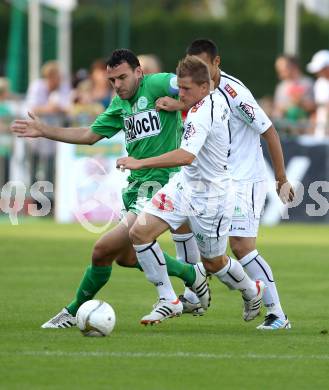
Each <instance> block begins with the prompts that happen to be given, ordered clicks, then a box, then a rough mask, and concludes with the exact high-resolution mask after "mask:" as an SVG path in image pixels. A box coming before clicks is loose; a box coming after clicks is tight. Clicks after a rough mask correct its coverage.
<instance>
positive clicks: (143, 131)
mask: <svg viewBox="0 0 329 390" xmlns="http://www.w3.org/2000/svg"><path fill="white" fill-rule="evenodd" d="M124 126H125V131H126V142H127V143H130V142H134V141H137V140H140V139H143V138H146V137H153V136H155V135H158V134H160V132H161V122H160V118H159V115H158V113H157V112H156V110H149V111H143V112H139V113H137V114H134V115H130V116H127V117H125V118H124Z"/></svg>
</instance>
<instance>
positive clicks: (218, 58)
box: [214, 56, 220, 66]
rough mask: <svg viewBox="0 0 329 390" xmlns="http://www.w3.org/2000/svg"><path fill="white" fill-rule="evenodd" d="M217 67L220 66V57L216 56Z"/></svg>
mask: <svg viewBox="0 0 329 390" xmlns="http://www.w3.org/2000/svg"><path fill="white" fill-rule="evenodd" d="M214 63H215V65H217V66H220V56H216V57H215V60H214Z"/></svg>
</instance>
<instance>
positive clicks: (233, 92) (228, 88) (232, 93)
mask: <svg viewBox="0 0 329 390" xmlns="http://www.w3.org/2000/svg"><path fill="white" fill-rule="evenodd" d="M224 89H225V91H226V92H228V94H229V95H230V96H231V97H232V98H233V99H234V98H236V97H237V96H238V94H237V92H236V91H235V90H234V89H233V88H232V87H231V86H230V84H226V85H225V87H224Z"/></svg>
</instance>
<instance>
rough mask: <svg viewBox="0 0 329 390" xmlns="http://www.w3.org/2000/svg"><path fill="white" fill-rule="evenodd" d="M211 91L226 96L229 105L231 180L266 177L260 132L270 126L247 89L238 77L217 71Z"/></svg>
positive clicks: (261, 178) (251, 179) (258, 179)
mask: <svg viewBox="0 0 329 390" xmlns="http://www.w3.org/2000/svg"><path fill="white" fill-rule="evenodd" d="M215 92H216V93H217V94H219V95H221V96H223V97H224V98H225V99H226V102H227V104H228V105H229V107H230V110H231V115H230V120H229V129H230V138H231V139H230V141H231V148H230V149H231V152H230V156H229V159H228V166H229V170H230V173H231V176H232V178H233V179H234V180H247V181H260V180H264V179H266V169H265V162H264V157H263V151H262V146H261V143H260V134H262V133H264V132H265V131H266V130H268V129H269V127H270V126H271V125H272V122H271V120H270V119H269V118H268V116H267V115H266V114H265V112H264V111H263V109H262V108H261V107H260V106H259V105H258V103H257V102H256V100H255V98H254V97H253V96H252V94H251V92H250V91H249V89H248V88H247V87H246V86H245V85H244V84H243V83H242V82H241V81H240V80H238V79H236V78H235V77H233V76H230V75H228V74H226V73H225V72H223V71H222V72H221V78H220V84H219V86H218V88H216V89H215Z"/></svg>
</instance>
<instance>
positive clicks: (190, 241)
mask: <svg viewBox="0 0 329 390" xmlns="http://www.w3.org/2000/svg"><path fill="white" fill-rule="evenodd" d="M171 235H172V238H173V240H174V242H175V246H176V257H177V260H179V261H181V262H183V263H188V264H196V263H198V262H199V261H200V252H199V248H198V244H197V242H196V239H195V237H194V234H193V233H187V234H177V233H175V234H174V233H172V234H171Z"/></svg>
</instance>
